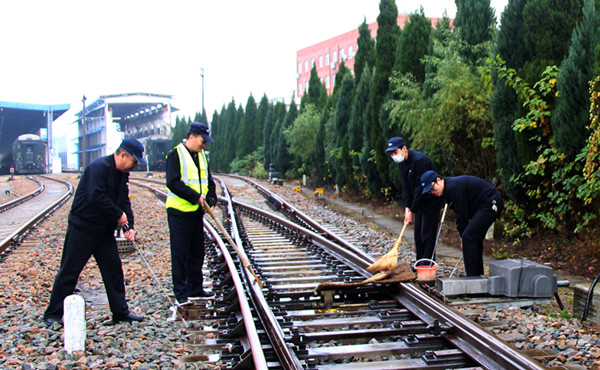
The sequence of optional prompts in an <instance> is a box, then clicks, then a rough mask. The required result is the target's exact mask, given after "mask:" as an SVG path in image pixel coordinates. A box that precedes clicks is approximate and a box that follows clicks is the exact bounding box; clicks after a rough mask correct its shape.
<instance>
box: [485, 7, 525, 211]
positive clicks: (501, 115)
mask: <svg viewBox="0 0 600 370" xmlns="http://www.w3.org/2000/svg"><path fill="white" fill-rule="evenodd" d="M526 2H527V0H509V2H508V4H507V5H506V8H505V9H504V12H502V17H501V25H500V29H499V31H498V34H497V36H496V52H495V54H497V55H499V56H500V57H501V58H502V59H503V60H504V61H505V62H506V64H507V66H508V67H510V68H514V69H517V70H518V69H520V68H521V67H523V65H524V64H525V62H527V61H529V60H531V59H532V58H533V56H532V54H531V53H530V52H529V50H528V49H527V48H526V47H525V39H524V31H523V27H524V23H523V8H524V7H525V3H526ZM493 82H494V86H495V89H494V92H493V93H492V97H491V99H490V106H491V108H492V117H493V121H494V123H493V126H494V138H495V139H496V166H497V168H498V170H499V171H498V173H499V177H500V181H501V182H502V184H503V189H504V192H505V193H506V194H507V195H508V196H509V197H510V198H512V199H514V200H517V199H520V198H521V195H519V190H518V189H517V187H515V184H514V183H513V181H512V180H511V178H512V177H513V176H515V175H517V174H519V173H521V171H522V165H521V159H520V158H519V153H518V149H517V140H516V137H515V132H514V130H513V122H514V120H515V118H516V114H517V111H518V99H517V94H516V93H515V91H514V89H513V88H512V87H510V86H507V85H506V83H505V81H504V80H499V79H498V78H497V77H495V78H494V79H493Z"/></svg>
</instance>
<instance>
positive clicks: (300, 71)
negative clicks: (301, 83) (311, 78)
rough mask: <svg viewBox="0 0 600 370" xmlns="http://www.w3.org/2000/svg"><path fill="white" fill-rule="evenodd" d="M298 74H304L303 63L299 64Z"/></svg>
mask: <svg viewBox="0 0 600 370" xmlns="http://www.w3.org/2000/svg"><path fill="white" fill-rule="evenodd" d="M298 73H302V63H298Z"/></svg>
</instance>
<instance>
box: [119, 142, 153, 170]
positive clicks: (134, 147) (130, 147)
mask: <svg viewBox="0 0 600 370" xmlns="http://www.w3.org/2000/svg"><path fill="white" fill-rule="evenodd" d="M120 147H121V148H123V149H125V150H126V151H128V152H129V153H130V154H131V155H132V156H134V157H135V159H136V160H137V161H138V163H139V164H141V165H142V166H145V165H146V164H147V163H146V160H145V159H144V146H143V145H142V143H140V142H139V141H137V140H136V139H134V138H132V137H126V138H125V139H123V141H122V142H121V145H120Z"/></svg>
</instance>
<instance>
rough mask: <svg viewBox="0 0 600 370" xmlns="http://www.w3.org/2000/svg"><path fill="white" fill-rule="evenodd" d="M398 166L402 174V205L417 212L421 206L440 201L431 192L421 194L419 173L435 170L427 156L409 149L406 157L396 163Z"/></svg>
mask: <svg viewBox="0 0 600 370" xmlns="http://www.w3.org/2000/svg"><path fill="white" fill-rule="evenodd" d="M398 167H399V168H400V173H401V175H402V202H403V203H404V207H408V208H409V209H410V210H411V212H419V210H420V209H423V207H427V206H428V205H430V204H432V203H437V202H440V201H439V200H438V199H437V197H435V196H432V195H431V194H424V195H423V196H421V191H422V190H421V189H422V187H421V175H423V173H424V172H426V171H429V170H434V171H436V172H437V169H436V168H435V166H434V165H433V162H431V159H429V157H427V156H426V155H425V154H423V153H421V152H417V151H416V150H409V151H408V158H406V159H405V160H404V161H402V162H400V163H398Z"/></svg>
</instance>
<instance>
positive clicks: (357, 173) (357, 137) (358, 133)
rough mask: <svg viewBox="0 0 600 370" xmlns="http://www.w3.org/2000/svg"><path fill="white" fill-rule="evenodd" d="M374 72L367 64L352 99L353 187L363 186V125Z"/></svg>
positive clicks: (356, 188)
mask: <svg viewBox="0 0 600 370" xmlns="http://www.w3.org/2000/svg"><path fill="white" fill-rule="evenodd" d="M371 83H372V73H371V68H369V66H368V65H366V66H365V67H364V68H363V71H362V73H361V79H360V81H359V82H358V85H357V86H356V90H355V92H354V100H353V101H352V112H351V113H350V123H349V124H348V150H349V151H350V155H351V157H352V169H353V171H352V172H353V176H352V179H353V182H352V183H351V184H352V187H353V189H354V190H358V189H360V188H361V187H362V178H363V175H362V170H361V164H360V154H361V153H362V150H363V145H364V141H365V139H364V134H363V127H364V122H366V121H367V117H368V112H369V97H370V95H371Z"/></svg>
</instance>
